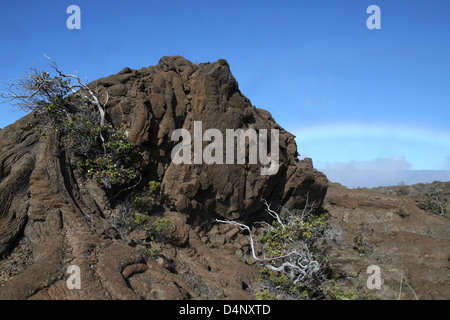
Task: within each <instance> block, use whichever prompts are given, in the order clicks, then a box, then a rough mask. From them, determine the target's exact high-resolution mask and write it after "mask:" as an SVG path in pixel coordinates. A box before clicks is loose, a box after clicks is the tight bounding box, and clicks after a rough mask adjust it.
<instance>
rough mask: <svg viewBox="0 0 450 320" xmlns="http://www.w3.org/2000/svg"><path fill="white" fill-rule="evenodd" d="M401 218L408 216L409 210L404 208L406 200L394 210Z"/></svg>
mask: <svg viewBox="0 0 450 320" xmlns="http://www.w3.org/2000/svg"><path fill="white" fill-rule="evenodd" d="M395 213H396V214H398V215H399V216H400V217H402V218H407V217H409V216H410V214H411V212H409V210H408V209H407V208H406V201H403V204H402V205H401V206H400V208H398V209H397V210H396V211H395Z"/></svg>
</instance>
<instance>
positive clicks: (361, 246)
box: [353, 234, 368, 255]
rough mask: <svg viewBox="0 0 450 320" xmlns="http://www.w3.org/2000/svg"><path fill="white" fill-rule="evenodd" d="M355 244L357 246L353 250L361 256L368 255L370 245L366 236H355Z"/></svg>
mask: <svg viewBox="0 0 450 320" xmlns="http://www.w3.org/2000/svg"><path fill="white" fill-rule="evenodd" d="M353 243H354V244H355V245H354V247H353V249H355V250H356V251H357V252H358V253H359V254H360V255H363V254H365V253H366V251H367V248H368V244H367V242H366V240H365V239H364V236H362V235H361V234H359V235H356V236H354V237H353Z"/></svg>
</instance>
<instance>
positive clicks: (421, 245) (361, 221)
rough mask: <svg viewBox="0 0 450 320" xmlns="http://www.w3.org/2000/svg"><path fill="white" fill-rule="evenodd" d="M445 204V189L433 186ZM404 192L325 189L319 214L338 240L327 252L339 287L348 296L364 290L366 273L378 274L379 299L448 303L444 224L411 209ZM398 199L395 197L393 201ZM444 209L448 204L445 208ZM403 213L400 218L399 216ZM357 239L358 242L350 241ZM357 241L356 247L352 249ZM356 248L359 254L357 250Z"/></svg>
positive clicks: (448, 228)
mask: <svg viewBox="0 0 450 320" xmlns="http://www.w3.org/2000/svg"><path fill="white" fill-rule="evenodd" d="M433 186H436V187H438V188H441V189H442V190H443V193H444V194H446V195H447V198H449V194H450V183H448V182H447V183H440V182H436V183H434V184H433ZM405 188H407V189H409V188H410V187H409V186H402V187H400V186H394V187H384V188H375V189H366V188H361V189H347V188H345V187H343V186H341V185H339V184H337V183H332V184H330V187H329V188H328V192H327V196H326V199H325V203H326V205H325V208H326V209H327V210H329V212H330V213H331V215H332V225H333V228H335V232H336V233H338V234H339V235H340V236H339V237H338V238H337V239H336V241H335V242H334V244H333V249H332V256H333V258H332V260H333V263H334V265H335V267H336V269H339V268H341V272H342V274H341V276H340V280H339V282H340V283H341V285H343V286H345V287H346V288H347V289H348V290H350V289H352V288H355V287H358V286H359V287H360V288H362V289H364V288H365V285H366V281H367V279H368V277H369V276H370V274H368V273H366V271H367V267H368V266H370V265H377V266H379V267H380V269H381V278H382V279H383V284H382V287H381V290H371V293H372V294H374V295H379V297H380V298H382V299H398V298H401V299H445V300H447V299H449V298H450V219H449V216H448V214H447V215H446V216H439V215H436V214H433V213H429V212H426V211H423V210H421V209H419V208H418V207H417V202H418V201H419V200H420V197H419V196H417V195H416V196H414V195H408V194H407V192H402V191H404V189H405ZM398 194H400V195H398ZM447 204H448V202H447ZM403 210H405V211H406V212H408V213H409V215H408V216H407V217H402V216H401V215H400V214H399V212H403ZM355 237H358V238H355ZM358 239H363V241H362V244H357V243H356V241H357V240H358ZM360 247H361V248H360Z"/></svg>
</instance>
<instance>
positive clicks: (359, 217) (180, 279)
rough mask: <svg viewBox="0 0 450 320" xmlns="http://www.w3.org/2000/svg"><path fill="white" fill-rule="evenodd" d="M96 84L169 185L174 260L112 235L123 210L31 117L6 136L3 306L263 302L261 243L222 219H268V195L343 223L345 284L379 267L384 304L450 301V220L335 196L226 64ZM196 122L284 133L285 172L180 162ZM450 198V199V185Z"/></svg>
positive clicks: (338, 233) (153, 176) (355, 195)
mask: <svg viewBox="0 0 450 320" xmlns="http://www.w3.org/2000/svg"><path fill="white" fill-rule="evenodd" d="M90 86H91V87H92V88H96V89H97V90H99V92H100V96H101V97H102V99H106V94H105V92H106V90H107V92H108V94H109V100H108V105H107V114H108V117H109V120H110V121H112V122H113V123H114V124H115V125H117V126H119V125H123V126H125V128H126V130H127V131H128V136H129V139H130V140H131V141H132V142H133V143H134V144H135V145H136V146H137V147H138V149H139V152H140V153H141V155H142V159H143V163H142V167H141V171H142V173H143V177H144V181H142V185H144V184H145V183H146V182H147V181H149V180H158V181H160V182H161V183H162V192H163V195H164V199H163V200H164V202H163V207H162V208H161V210H162V211H163V212H161V213H162V214H163V215H164V217H165V218H168V219H170V220H171V221H172V222H173V227H172V229H171V234H170V237H169V238H168V239H167V242H166V243H157V242H155V243H152V249H155V250H159V251H160V252H161V255H160V256H158V257H157V258H156V259H152V260H146V259H145V258H144V257H143V256H142V255H141V254H140V253H139V251H138V250H136V248H135V247H133V244H132V243H129V242H127V241H125V240H124V239H123V238H122V237H121V235H120V234H118V231H117V230H116V229H115V228H114V227H113V225H112V222H111V221H112V218H114V217H115V216H116V215H117V212H118V209H120V203H119V205H117V204H116V203H110V202H109V200H108V197H107V195H106V194H105V192H104V191H103V190H102V189H101V188H100V187H99V186H98V185H97V184H96V183H94V182H90V181H86V180H85V179H84V178H83V177H82V176H81V175H80V173H79V171H78V170H76V169H75V166H74V164H73V162H74V159H71V157H70V156H69V155H68V154H67V153H66V152H65V151H64V150H63V149H62V148H61V147H60V145H59V143H58V141H57V140H56V137H55V136H53V135H49V136H48V137H47V138H46V139H44V138H43V137H41V136H40V135H39V133H38V132H36V131H35V130H33V129H31V127H32V126H29V125H28V124H29V123H31V124H36V123H37V122H38V121H39V120H38V119H37V118H36V117H35V115H34V114H29V115H27V116H26V117H24V118H22V119H20V120H19V121H17V122H16V123H14V124H12V125H10V126H8V127H7V128H5V129H3V130H1V131H0V299H251V298H252V297H253V296H252V294H253V293H254V292H253V291H252V289H251V288H256V287H257V283H256V279H257V278H258V276H259V274H258V271H259V267H258V265H257V264H256V261H255V260H253V258H252V257H251V254H250V247H249V243H248V238H247V235H246V234H244V233H243V232H242V231H239V229H237V228H235V227H233V226H231V225H228V224H212V223H211V219H212V218H213V217H217V218H219V217H222V218H233V219H239V220H242V221H245V222H251V221H252V220H254V219H258V220H259V219H260V218H261V216H260V215H261V214H262V213H263V212H264V211H263V210H261V207H260V205H261V202H260V201H259V198H260V197H261V196H262V197H264V198H266V199H268V200H270V201H272V203H273V205H274V207H275V206H276V205H277V204H280V205H284V206H285V207H288V208H302V207H303V205H304V204H305V201H306V200H305V197H306V194H308V201H309V202H310V203H312V202H313V201H314V202H315V203H316V204H317V205H319V206H320V205H323V208H324V209H327V210H328V211H329V212H330V214H331V216H332V226H333V228H332V229H330V231H331V233H334V234H332V237H331V238H333V239H334V243H333V245H332V251H331V255H330V258H331V262H332V264H333V266H334V268H333V273H334V276H335V277H336V278H337V279H338V280H337V282H336V283H337V284H338V285H339V286H340V287H342V288H344V289H346V290H353V289H354V288H355V287H358V289H364V288H365V282H366V280H367V278H368V276H369V275H368V274H367V273H366V270H367V267H368V266H369V265H378V266H379V267H380V268H381V277H382V279H383V281H384V282H383V285H382V288H381V290H375V291H372V292H371V293H370V294H371V295H379V296H380V297H381V298H383V299H397V298H398V297H399V295H400V297H401V298H407V299H416V298H419V299H449V297H450V292H449V288H450V284H449V282H448V281H449V279H448V274H449V273H448V272H449V266H450V262H449V261H450V253H449V251H448V248H449V247H450V243H449V241H450V235H449V230H450V229H449V218H448V216H444V217H441V216H437V215H433V214H430V213H427V212H424V211H423V210H420V209H419V208H418V207H417V203H416V200H417V199H416V198H414V197H406V196H399V195H397V194H395V192H394V194H387V193H386V190H369V189H360V190H350V189H347V188H344V187H342V186H340V185H338V184H330V186H328V185H329V182H328V181H327V179H326V177H325V176H324V175H323V174H322V173H320V172H317V171H316V170H315V169H314V168H313V166H312V162H311V160H310V159H306V160H304V161H299V160H298V159H297V147H296V144H295V141H294V137H293V135H291V134H290V133H288V132H286V131H285V130H283V129H282V128H281V127H280V126H279V125H278V124H276V123H275V121H274V120H273V119H272V117H271V116H270V114H269V113H268V112H267V111H264V110H261V109H257V108H255V107H254V106H252V104H251V103H250V101H249V100H248V99H247V98H245V97H244V96H243V95H242V93H241V92H240V91H239V89H238V85H237V82H236V80H235V79H234V77H233V76H232V74H231V72H230V69H229V66H228V64H227V63H226V61H224V60H219V61H217V62H215V63H206V64H199V65H195V64H193V63H191V62H189V61H187V60H185V59H183V58H182V57H164V58H162V59H161V61H160V62H159V63H158V65H156V66H152V67H149V68H143V69H140V70H131V69H129V68H125V69H123V70H122V71H121V72H119V73H118V74H117V75H112V76H110V77H107V78H103V79H99V80H96V81H94V82H93V83H91V84H90ZM194 121H202V123H203V130H206V129H208V128H216V129H219V130H221V131H222V132H223V131H224V130H225V129H236V128H242V129H248V128H254V129H272V128H277V129H279V130H280V168H279V170H278V172H277V174H275V175H272V176H262V175H261V174H260V167H261V166H260V165H248V164H243V165H225V164H224V165H205V164H199V165H189V164H186V165H176V164H174V163H172V161H171V151H172V149H173V147H174V145H175V144H176V142H174V141H171V134H172V132H173V131H174V130H175V129H178V128H185V129H187V130H189V131H190V132H191V134H192V131H193V124H194ZM439 187H440V188H442V189H443V190H444V192H445V194H446V195H447V198H450V196H449V194H450V188H449V184H448V183H447V184H442V185H440V186H439ZM327 188H328V191H327ZM400 209H402V210H407V211H408V212H409V213H410V214H409V216H408V217H406V218H402V217H401V216H400V215H399V214H397V212H398V210H400ZM135 236H136V238H139V236H140V235H139V234H137V235H135ZM355 237H356V238H355ZM355 239H356V240H355ZM358 239H362V241H360V242H361V243H359V244H358V243H355V242H358ZM359 247H362V248H359ZM71 265H77V266H79V267H80V270H81V289H80V290H77V289H72V290H70V289H69V288H68V287H67V285H66V280H67V278H68V277H69V275H68V274H67V273H66V272H67V269H68V267H69V266H71ZM400 284H402V285H400ZM400 288H401V291H400Z"/></svg>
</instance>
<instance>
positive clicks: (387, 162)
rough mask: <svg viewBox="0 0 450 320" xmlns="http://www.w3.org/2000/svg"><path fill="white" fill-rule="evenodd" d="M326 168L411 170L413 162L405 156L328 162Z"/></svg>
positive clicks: (345, 169)
mask: <svg viewBox="0 0 450 320" xmlns="http://www.w3.org/2000/svg"><path fill="white" fill-rule="evenodd" d="M324 169H328V170H344V171H347V170H349V171H350V170H361V171H380V170H381V171H395V170H409V169H411V163H410V162H408V161H406V158H405V157H404V156H393V157H390V158H376V159H373V160H369V161H350V162H334V163H327V164H326V165H325V168H324Z"/></svg>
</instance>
